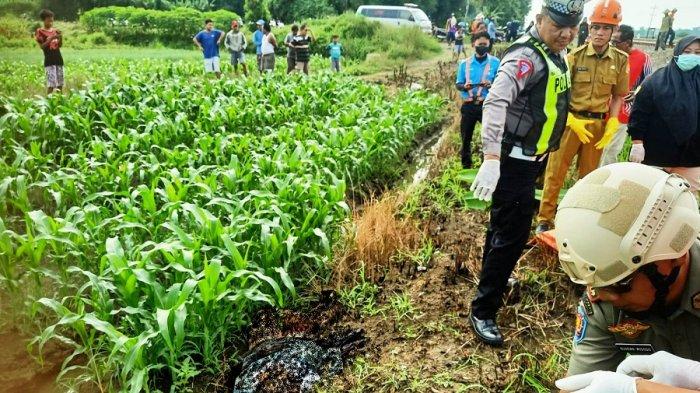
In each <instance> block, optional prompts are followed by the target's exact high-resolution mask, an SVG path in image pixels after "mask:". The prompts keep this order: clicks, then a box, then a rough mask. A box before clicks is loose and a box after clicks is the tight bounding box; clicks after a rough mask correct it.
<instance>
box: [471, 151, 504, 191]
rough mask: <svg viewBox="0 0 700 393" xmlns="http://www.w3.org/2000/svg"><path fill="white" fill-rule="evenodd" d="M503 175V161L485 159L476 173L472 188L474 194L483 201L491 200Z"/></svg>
mask: <svg viewBox="0 0 700 393" xmlns="http://www.w3.org/2000/svg"><path fill="white" fill-rule="evenodd" d="M500 177H501V161H499V160H485V161H484V162H483V163H482V164H481V167H480V168H479V173H477V174H476V179H474V183H472V187H471V190H472V192H474V196H475V197H476V198H478V199H481V200H482V201H490V200H491V196H492V195H493V191H494V190H496V184H498V179H499V178H500Z"/></svg>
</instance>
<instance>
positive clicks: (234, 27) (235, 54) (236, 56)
mask: <svg viewBox="0 0 700 393" xmlns="http://www.w3.org/2000/svg"><path fill="white" fill-rule="evenodd" d="M224 46H226V49H227V50H228V51H229V53H231V65H232V66H233V71H234V72H235V73H236V74H238V64H239V63H240V65H241V68H243V75H248V66H246V64H245V54H243V52H244V51H245V48H247V47H248V42H247V41H246V39H245V34H243V32H241V31H240V30H239V26H238V21H237V20H234V21H233V22H231V31H229V32H228V33H226V40H225V41H224Z"/></svg>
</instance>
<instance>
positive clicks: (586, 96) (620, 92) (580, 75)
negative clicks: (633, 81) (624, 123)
mask: <svg viewBox="0 0 700 393" xmlns="http://www.w3.org/2000/svg"><path fill="white" fill-rule="evenodd" d="M568 61H569V68H570V69H571V80H572V84H571V103H570V104H569V109H571V110H572V111H574V112H594V113H607V112H608V111H609V106H610V96H611V95H612V96H624V95H626V94H627V93H628V92H629V65H628V63H627V54H626V53H625V52H622V51H620V50H618V49H616V48H613V47H612V46H611V45H608V49H607V50H606V51H605V52H604V53H603V54H601V55H598V54H597V53H596V51H595V49H593V44H592V43H588V44H587V45H583V46H580V47H578V48H576V49H574V50H573V51H572V52H571V53H569V55H568Z"/></svg>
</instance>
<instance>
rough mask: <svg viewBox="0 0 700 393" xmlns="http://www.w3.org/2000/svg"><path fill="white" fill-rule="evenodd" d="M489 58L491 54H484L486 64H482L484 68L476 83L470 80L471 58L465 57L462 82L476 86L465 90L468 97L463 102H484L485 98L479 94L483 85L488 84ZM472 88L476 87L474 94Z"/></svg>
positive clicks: (482, 89)
mask: <svg viewBox="0 0 700 393" xmlns="http://www.w3.org/2000/svg"><path fill="white" fill-rule="evenodd" d="M491 59H492V57H491V55H486V60H484V61H485V62H486V65H485V66H484V69H483V71H482V72H481V80H480V81H479V82H478V83H472V81H471V65H472V58H471V57H470V58H467V60H466V61H465V62H464V67H465V68H464V79H465V81H466V82H465V83H464V84H465V85H472V86H476V87H473V88H471V89H469V90H467V95H468V97H467V98H466V99H465V100H464V101H465V102H474V101H476V102H477V103H482V102H484V99H485V98H484V97H483V96H482V95H481V93H483V91H484V87H485V86H486V85H489V84H490V81H489V73H490V72H491ZM474 89H476V95H474V92H473V90H474Z"/></svg>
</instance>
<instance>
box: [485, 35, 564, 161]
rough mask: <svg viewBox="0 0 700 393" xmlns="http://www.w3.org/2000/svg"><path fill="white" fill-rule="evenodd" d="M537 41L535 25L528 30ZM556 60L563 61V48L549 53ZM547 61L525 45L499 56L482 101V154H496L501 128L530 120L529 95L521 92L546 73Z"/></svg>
mask: <svg viewBox="0 0 700 393" xmlns="http://www.w3.org/2000/svg"><path fill="white" fill-rule="evenodd" d="M529 34H531V35H532V36H533V37H534V38H535V39H537V40H539V41H541V40H542V39H541V38H540V35H539V33H538V31H537V28H532V29H531V30H530V33H529ZM550 56H551V57H552V58H553V59H555V60H557V61H561V62H563V61H564V57H565V56H566V50H563V51H561V52H559V53H557V54H554V53H550ZM547 73H548V69H547V64H546V63H545V61H544V60H543V59H542V57H541V56H540V55H539V54H537V53H536V52H535V49H532V48H529V47H525V46H523V47H518V48H515V49H513V50H511V51H509V52H508V53H506V54H505V55H504V56H503V59H502V60H501V65H500V67H499V69H498V74H496V79H495V80H494V82H493V85H492V86H491V90H490V91H489V95H488V97H486V101H484V112H483V119H482V128H481V137H482V143H483V152H484V154H493V155H498V156H500V154H501V141H502V140H503V133H504V131H505V129H516V128H517V125H518V123H519V122H523V124H531V123H532V122H533V119H532V115H531V111H530V110H529V107H528V99H529V96H528V95H527V94H521V93H522V92H524V91H527V89H528V88H530V87H532V86H535V85H536V84H537V83H538V82H539V81H540V80H541V79H542V78H543V77H545V76H547Z"/></svg>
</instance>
